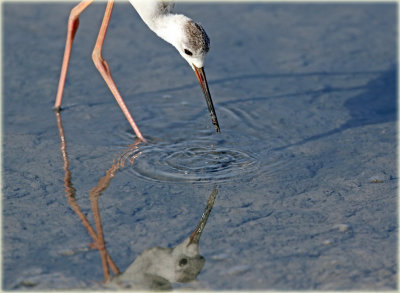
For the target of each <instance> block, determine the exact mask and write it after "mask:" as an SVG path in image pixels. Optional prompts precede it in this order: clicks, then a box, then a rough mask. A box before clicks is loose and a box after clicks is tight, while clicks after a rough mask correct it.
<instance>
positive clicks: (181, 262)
mask: <svg viewBox="0 0 400 293" xmlns="http://www.w3.org/2000/svg"><path fill="white" fill-rule="evenodd" d="M187 262H188V261H187V259H186V258H182V259H181V260H180V261H179V265H180V266H181V267H183V266H184V265H186V264H187Z"/></svg>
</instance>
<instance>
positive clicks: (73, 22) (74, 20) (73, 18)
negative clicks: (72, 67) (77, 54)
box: [54, 0, 94, 110]
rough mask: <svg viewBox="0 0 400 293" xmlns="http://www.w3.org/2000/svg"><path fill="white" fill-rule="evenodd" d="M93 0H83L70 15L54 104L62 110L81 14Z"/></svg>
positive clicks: (57, 108)
mask: <svg viewBox="0 0 400 293" xmlns="http://www.w3.org/2000/svg"><path fill="white" fill-rule="evenodd" d="M93 1H94V0H84V1H82V2H81V3H79V4H78V5H76V6H75V7H74V8H73V9H72V10H71V13H70V15H69V19H68V33H67V41H66V43H65V51H64V58H63V63H62V67H61V74H60V81H59V82H58V90H57V97H56V102H55V104H54V108H55V109H56V110H60V108H61V101H62V95H63V92H64V85H65V79H66V77H67V71H68V63H69V58H70V56H71V49H72V43H73V41H74V37H75V33H76V31H77V30H78V26H79V15H80V14H81V13H82V12H83V11H84V10H85V9H86V8H87V7H88V6H89V5H90V4H92V2H93Z"/></svg>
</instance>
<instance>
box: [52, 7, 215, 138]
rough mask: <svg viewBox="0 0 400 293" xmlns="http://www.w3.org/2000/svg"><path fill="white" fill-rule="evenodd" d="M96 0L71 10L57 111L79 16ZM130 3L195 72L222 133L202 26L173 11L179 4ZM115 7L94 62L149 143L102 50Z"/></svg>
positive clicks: (103, 26) (107, 16) (101, 33)
mask: <svg viewBox="0 0 400 293" xmlns="http://www.w3.org/2000/svg"><path fill="white" fill-rule="evenodd" d="M93 1H94V0H83V1H81V2H80V3H79V4H77V5H76V6H75V7H74V8H73V9H72V10H71V13H70V15H69V18H68V29H67V38H66V43H65V50H64V57H63V61H62V66H61V73H60V79H59V83H58V88H57V95H56V100H55V104H54V109H55V110H56V111H60V110H61V102H62V97H63V91H64V87H65V80H66V76H67V71H68V64H69V59H70V56H71V49H72V43H73V40H74V37H75V34H76V32H77V30H78V27H79V16H80V14H81V13H82V12H83V11H84V10H85V9H86V8H87V7H88V6H89V5H91V4H92V3H93ZM129 2H130V3H131V4H132V6H133V7H134V8H135V10H136V11H137V13H138V14H139V16H140V17H141V19H142V20H143V22H144V23H145V24H146V25H147V26H148V27H149V28H150V30H152V31H153V32H154V33H156V34H157V35H158V36H159V37H160V38H161V39H163V40H165V41H166V42H168V43H170V44H171V45H172V46H174V47H175V48H176V49H177V50H178V52H179V54H180V55H181V56H182V57H183V58H184V59H185V60H186V61H187V62H188V63H189V65H190V67H191V68H192V69H193V70H194V72H195V74H196V77H197V79H198V81H199V83H200V86H201V89H202V91H203V94H204V97H205V99H206V103H207V106H208V110H209V112H210V116H211V121H212V123H213V125H214V127H215V131H216V132H220V127H219V123H218V119H217V115H216V112H215V108H214V105H213V102H212V98H211V94H210V90H209V87H208V83H207V79H206V75H205V71H204V60H205V57H206V54H207V53H208V51H209V49H210V39H209V37H208V35H207V33H206V32H205V30H204V28H203V27H202V26H201V25H200V24H199V23H197V22H195V21H193V20H192V19H190V18H189V17H187V16H185V15H183V14H175V13H173V12H172V9H173V8H174V5H175V3H174V2H173V1H165V0H164V1H163V0H129ZM113 7H114V0H108V2H107V6H106V10H105V13H104V17H103V21H102V24H101V27H100V30H99V34H98V37H97V40H96V44H95V47H94V49H93V52H92V60H93V62H94V64H95V66H96V68H97V69H98V71H99V72H100V75H101V76H102V77H103V79H104V81H105V82H106V84H107V85H108V87H109V89H110V91H111V92H112V94H113V96H114V97H115V99H116V100H117V103H118V104H119V106H120V108H121V110H122V112H123V113H124V115H125V117H126V118H127V120H128V122H129V124H130V125H131V127H132V129H133V131H134V132H135V134H136V136H137V137H138V139H140V140H141V141H144V142H146V139H145V138H144V136H143V135H142V133H141V132H140V130H139V127H138V126H137V124H136V123H135V121H134V120H133V118H132V115H131V114H130V112H129V110H128V108H127V106H126V104H125V102H124V100H123V98H122V96H121V94H120V93H119V91H118V89H117V86H116V84H115V82H114V80H113V78H112V76H111V71H110V67H109V65H108V63H107V61H106V60H105V59H104V58H103V57H102V47H103V43H104V39H105V36H106V33H107V29H108V25H109V22H110V17H111V13H112V10H113Z"/></svg>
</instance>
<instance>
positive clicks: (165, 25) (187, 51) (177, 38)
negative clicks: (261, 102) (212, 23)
mask: <svg viewBox="0 0 400 293" xmlns="http://www.w3.org/2000/svg"><path fill="white" fill-rule="evenodd" d="M148 25H149V27H150V28H151V29H152V30H153V31H154V32H155V33H156V34H157V35H158V36H159V37H161V38H162V39H164V40H165V41H167V42H168V43H170V44H172V45H173V46H174V47H175V48H176V49H177V50H178V52H179V54H181V56H182V57H183V58H184V59H185V60H186V61H187V62H188V63H189V65H190V66H191V67H192V69H193V70H194V71H195V73H196V76H197V79H198V80H199V82H200V85H201V88H202V90H203V93H204V97H205V99H206V102H207V106H208V109H209V111H210V116H211V120H212V123H213V124H214V127H215V130H216V131H217V132H219V131H220V129H219V125H218V120H217V115H216V114H215V109H214V105H213V103H212V99H211V94H210V91H209V89H208V84H207V79H206V75H205V73H204V59H205V57H206V54H207V53H208V51H209V50H210V39H209V38H208V36H207V34H206V32H205V30H204V29H203V27H202V26H201V25H200V24H198V23H196V22H194V21H193V20H191V19H190V18H188V17H186V16H184V15H181V14H166V15H162V16H160V17H158V18H154V19H153V22H152V23H149V24H148Z"/></svg>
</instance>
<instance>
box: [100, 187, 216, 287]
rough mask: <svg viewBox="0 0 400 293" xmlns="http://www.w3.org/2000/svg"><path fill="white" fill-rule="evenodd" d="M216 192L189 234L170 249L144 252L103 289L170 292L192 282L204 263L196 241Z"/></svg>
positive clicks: (158, 248)
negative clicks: (176, 287) (178, 285)
mask: <svg viewBox="0 0 400 293" xmlns="http://www.w3.org/2000/svg"><path fill="white" fill-rule="evenodd" d="M217 193H218V190H217V188H216V187H214V190H213V191H212V193H211V194H210V196H209V199H208V202H207V206H206V208H205V210H204V212H203V214H202V216H201V219H200V221H199V223H198V224H197V226H196V228H195V229H194V230H193V232H192V234H191V235H190V236H189V237H188V238H186V239H185V240H184V241H183V242H182V243H180V244H179V245H177V246H176V247H174V248H164V247H153V248H149V249H147V250H145V251H144V252H143V253H142V254H140V255H139V256H138V257H137V258H136V260H135V261H134V262H133V263H132V264H131V265H130V266H129V267H128V268H127V269H126V271H125V272H123V273H122V274H120V275H116V276H115V277H113V278H112V279H111V281H110V282H108V283H107V284H106V285H107V286H109V287H117V288H125V289H127V288H130V289H141V290H144V289H153V290H161V289H172V287H171V283H175V282H178V283H186V282H190V281H192V280H195V279H196V277H197V275H198V274H199V273H200V271H201V270H202V268H203V266H204V264H205V259H204V257H203V256H201V255H200V254H199V241H200V237H201V234H202V232H203V230H204V227H205V225H206V223H207V219H208V216H209V215H210V213H211V209H212V207H213V205H214V202H215V198H216V196H217Z"/></svg>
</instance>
